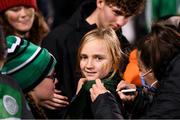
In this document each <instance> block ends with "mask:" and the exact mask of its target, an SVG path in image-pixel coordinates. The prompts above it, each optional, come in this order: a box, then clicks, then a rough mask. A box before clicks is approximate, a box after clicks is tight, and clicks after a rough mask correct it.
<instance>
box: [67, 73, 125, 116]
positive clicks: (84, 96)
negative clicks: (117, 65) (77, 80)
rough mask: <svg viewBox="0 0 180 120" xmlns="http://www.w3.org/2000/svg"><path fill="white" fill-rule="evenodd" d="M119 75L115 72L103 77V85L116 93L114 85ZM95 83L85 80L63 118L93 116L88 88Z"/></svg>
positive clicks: (119, 78) (118, 80)
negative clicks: (110, 76) (110, 75)
mask: <svg viewBox="0 0 180 120" xmlns="http://www.w3.org/2000/svg"><path fill="white" fill-rule="evenodd" d="M120 80H121V77H120V76H119V75H118V74H115V75H114V76H113V77H112V78H107V79H106V78H105V79H103V80H102V82H103V83H104V86H105V88H106V89H107V90H109V91H110V92H111V93H112V94H115V93H116V87H117V85H118V83H119V82H120ZM93 84H95V80H93V81H88V82H86V83H85V84H84V85H83V86H82V88H81V90H80V92H79V93H78V95H76V96H75V99H74V100H73V101H72V102H71V104H70V106H69V109H68V111H67V113H66V115H65V118H69V119H71V118H72V119H78V118H79V119H80V118H81V119H82V118H93V114H92V111H91V98H90V92H89V89H90V88H91V87H92V85H93Z"/></svg>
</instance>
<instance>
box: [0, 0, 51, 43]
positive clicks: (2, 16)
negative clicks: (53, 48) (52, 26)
mask: <svg viewBox="0 0 180 120" xmlns="http://www.w3.org/2000/svg"><path fill="white" fill-rule="evenodd" d="M0 24H1V25H2V26H3V28H4V33H5V36H8V35H16V36H19V37H21V38H25V39H27V40H29V41H31V42H32V43H34V44H37V45H40V44H41V42H42V39H43V38H44V37H45V36H46V35H47V33H48V32H49V28H48V26H47V23H46V22H45V20H44V17H43V16H42V15H41V14H40V11H39V10H38V8H37V4H36V0H1V1H0Z"/></svg>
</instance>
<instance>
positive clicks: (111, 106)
mask: <svg viewBox="0 0 180 120" xmlns="http://www.w3.org/2000/svg"><path fill="white" fill-rule="evenodd" d="M91 108H92V112H93V115H94V117H95V118H97V119H123V116H122V113H121V110H120V108H119V106H118V103H117V101H116V99H115V97H114V96H113V95H112V94H111V93H109V92H106V93H104V94H100V95H99V96H98V97H97V98H96V100H95V101H94V102H92V104H91Z"/></svg>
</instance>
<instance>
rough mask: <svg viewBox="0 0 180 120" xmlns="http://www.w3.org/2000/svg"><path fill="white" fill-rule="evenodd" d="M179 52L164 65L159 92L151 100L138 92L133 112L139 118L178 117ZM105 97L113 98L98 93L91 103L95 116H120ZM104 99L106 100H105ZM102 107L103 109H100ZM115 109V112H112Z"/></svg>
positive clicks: (179, 99) (179, 115) (179, 108)
mask: <svg viewBox="0 0 180 120" xmlns="http://www.w3.org/2000/svg"><path fill="white" fill-rule="evenodd" d="M179 68H180V54H179V55H177V56H176V57H174V58H173V59H172V60H171V61H170V63H169V65H168V66H167V67H166V71H165V73H164V75H163V76H162V77H161V79H160V80H159V84H160V88H159V93H158V94H156V95H155V96H154V97H153V101H152V102H150V101H148V99H147V96H142V94H140V95H139V96H138V98H137V99H136V101H135V103H134V107H136V108H133V107H132V110H134V113H136V114H138V113H140V116H138V117H140V118H169V119H170V118H171V119H172V118H180V107H179V106H180V70H179ZM107 99H113V98H112V96H110V95H100V96H98V97H97V100H96V101H95V102H94V103H93V108H94V110H95V113H96V116H101V118H104V117H106V115H107V114H106V113H107V111H108V116H113V118H121V117H122V115H121V114H117V112H116V111H118V110H117V109H116V108H117V107H116V108H115V110H110V109H112V108H111V107H109V106H115V102H111V101H108V100H107ZM105 100H106V101H105ZM102 108H103V109H102ZM114 111H115V112H114ZM136 114H135V116H134V117H135V118H137V116H136Z"/></svg>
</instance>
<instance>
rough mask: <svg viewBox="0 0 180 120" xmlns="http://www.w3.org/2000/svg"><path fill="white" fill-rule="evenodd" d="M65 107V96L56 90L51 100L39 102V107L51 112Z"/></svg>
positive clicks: (66, 100) (66, 103)
mask: <svg viewBox="0 0 180 120" xmlns="http://www.w3.org/2000/svg"><path fill="white" fill-rule="evenodd" d="M67 105H69V102H68V98H67V97H66V96H63V95H61V91H59V90H56V89H55V91H54V93H53V97H52V99H50V100H46V101H44V102H41V106H43V107H46V108H48V109H51V110H55V109H58V108H63V107H66V106H67Z"/></svg>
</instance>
